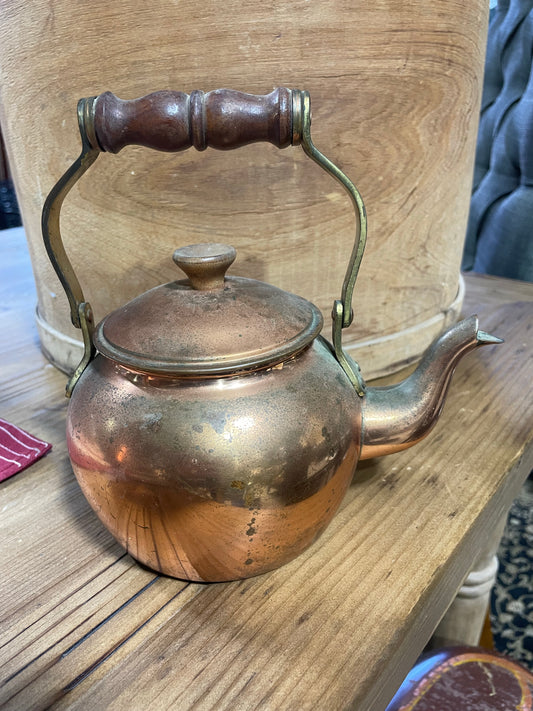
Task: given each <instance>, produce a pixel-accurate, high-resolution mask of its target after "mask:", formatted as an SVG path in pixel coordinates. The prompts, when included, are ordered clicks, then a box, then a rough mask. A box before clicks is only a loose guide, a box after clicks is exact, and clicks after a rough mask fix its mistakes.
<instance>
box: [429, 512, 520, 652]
mask: <svg viewBox="0 0 533 711" xmlns="http://www.w3.org/2000/svg"><path fill="white" fill-rule="evenodd" d="M506 521H507V512H506V513H505V516H502V518H501V519H500V520H499V521H498V523H497V525H496V526H494V528H493V529H492V532H491V535H490V537H489V538H488V540H487V543H486V545H485V547H484V549H483V550H482V551H481V553H480V555H479V556H478V557H477V559H476V562H475V564H474V565H473V566H472V568H471V569H470V572H469V573H468V575H467V576H466V578H465V580H464V582H463V584H462V585H461V587H460V588H459V590H458V592H457V595H456V597H455V599H454V600H453V602H452V604H451V605H450V607H449V608H448V610H447V611H446V613H445V615H444V617H443V618H442V620H441V621H440V623H439V625H438V627H437V629H436V630H435V632H434V633H433V637H432V638H431V641H430V643H429V647H430V648H432V649H436V648H438V647H446V646H450V645H456V644H467V645H477V644H479V639H480V637H481V632H482V630H483V623H484V621H485V617H486V614H487V609H488V606H489V601H490V592H491V590H492V587H493V585H494V583H495V581H496V575H497V572H498V558H497V556H496V553H497V550H498V546H499V543H500V540H501V537H502V535H503V530H504V528H505V523H506Z"/></svg>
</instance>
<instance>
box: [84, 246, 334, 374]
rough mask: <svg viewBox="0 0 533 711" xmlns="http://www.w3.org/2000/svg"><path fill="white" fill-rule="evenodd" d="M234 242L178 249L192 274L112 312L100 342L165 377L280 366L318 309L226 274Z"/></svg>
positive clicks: (313, 326) (315, 322)
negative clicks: (231, 244) (278, 364)
mask: <svg viewBox="0 0 533 711" xmlns="http://www.w3.org/2000/svg"><path fill="white" fill-rule="evenodd" d="M235 257H236V252H235V249H234V248H233V247H228V246H227V245H222V244H211V243H210V244H198V245H191V246H188V247H182V248H180V249H177V250H176V251H175V252H174V255H173V259H174V261H175V263H176V264H177V265H178V266H179V267H180V268H181V269H182V270H183V271H184V272H185V273H186V274H187V276H188V279H184V280H179V281H173V282H170V283H169V284H163V285H162V286H157V287H155V288H154V289H151V290H150V291H147V292H146V293H144V294H142V295H141V296H138V297H137V298H135V299H133V300H132V301H130V302H129V303H128V304H126V305H125V306H122V307H121V308H119V309H117V310H116V311H113V312H112V313H110V314H109V315H108V316H106V317H105V318H104V319H103V321H101V323H100V324H99V325H98V326H97V328H96V331H95V334H94V343H95V346H96V348H97V350H98V351H99V352H100V353H102V354H103V355H104V356H107V357H108V358H111V359H112V360H115V361H117V362H118V363H120V364H122V365H125V366H127V367H130V368H133V369H135V370H139V371H142V372H147V373H155V374H167V375H184V376H186V375H189V376H193V375H196V376H202V375H206V376H207V375H230V374H232V373H235V372H238V371H241V370H252V369H256V368H261V367H266V366H268V365H276V364H277V363H280V362H282V361H283V360H286V359H287V358H288V357H290V356H292V355H294V354H295V353H297V352H298V351H300V350H302V349H303V348H305V346H307V345H308V344H309V343H311V341H313V340H314V339H315V338H316V336H317V335H318V334H319V333H320V331H321V329H322V324H323V319H322V314H321V313H320V311H319V309H318V308H317V307H316V306H314V305H313V304H312V303H310V302H309V301H306V300H305V299H303V298H301V297H299V296H295V295H294V294H290V293H288V292H286V291H283V290H281V289H278V288H277V287H275V286H272V285H271V284H265V283H264V282H260V281H256V280H255V279H246V278H243V277H232V276H231V277H229V276H226V271H227V269H228V268H229V267H230V266H231V264H232V263H233V261H234V260H235Z"/></svg>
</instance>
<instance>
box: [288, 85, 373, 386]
mask: <svg viewBox="0 0 533 711" xmlns="http://www.w3.org/2000/svg"><path fill="white" fill-rule="evenodd" d="M299 94H300V99H301V109H300V113H301V121H302V128H301V139H300V142H301V145H302V148H303V150H304V152H305V154H306V155H307V156H309V158H311V160H314V161H315V163H318V165H319V166H320V167H321V168H322V169H323V170H325V171H326V173H329V174H330V175H331V176H332V177H333V178H335V180H336V181H337V182H339V183H340V184H341V185H342V187H343V188H344V189H345V190H346V192H347V193H348V195H349V196H350V199H351V201H352V203H353V207H354V210H355V216H356V230H355V241H354V246H353V249H352V253H351V255H350V261H349V262H348V268H347V270H346V274H345V277H344V281H343V284H342V292H341V298H340V300H336V301H335V302H334V304H333V311H332V314H331V317H332V321H333V323H332V342H333V350H334V353H335V357H336V358H337V361H338V362H339V365H340V366H341V368H342V369H343V370H344V372H345V373H346V375H347V376H348V378H349V379H350V382H351V383H352V385H353V386H354V388H355V390H356V392H357V394H358V395H359V396H360V397H363V395H364V394H365V381H364V380H363V376H362V375H361V369H360V368H359V365H358V364H357V363H356V362H355V361H354V360H353V358H351V356H349V355H348V354H347V353H346V352H345V351H344V348H343V347H342V329H343V328H347V327H348V326H350V325H351V323H352V321H353V317H354V314H353V309H352V296H353V290H354V287H355V282H356V281H357V275H358V273H359V267H360V266H361V260H362V259H363V253H364V251H365V245H366V234H367V219H366V210H365V204H364V202H363V198H362V197H361V194H360V192H359V191H358V190H357V188H356V187H355V185H354V184H353V183H352V181H351V180H350V179H349V178H348V177H347V176H346V175H345V174H344V173H343V172H342V170H340V168H338V166H336V165H335V164H334V163H332V162H331V161H330V160H329V158H326V156H325V155H324V154H323V153H321V152H320V151H319V150H318V148H317V147H316V146H315V145H314V143H313V141H312V140H311V100H310V97H309V92H307V91H300V92H299Z"/></svg>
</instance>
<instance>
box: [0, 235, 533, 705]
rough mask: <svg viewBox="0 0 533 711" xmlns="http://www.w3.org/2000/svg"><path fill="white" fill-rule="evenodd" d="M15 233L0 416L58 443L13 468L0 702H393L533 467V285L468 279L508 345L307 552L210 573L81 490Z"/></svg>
mask: <svg viewBox="0 0 533 711" xmlns="http://www.w3.org/2000/svg"><path fill="white" fill-rule="evenodd" d="M0 251H1V254H2V259H1V260H0V262H1V264H0V299H1V301H0V303H1V309H0V316H1V319H2V320H1V324H0V326H1V327H0V403H1V408H0V415H1V416H2V417H4V418H5V419H7V420H9V421H11V422H13V423H14V424H16V425H18V426H20V427H23V428H25V429H27V430H29V431H30V432H31V433H32V434H34V435H35V436H37V437H40V438H43V439H45V440H47V441H49V442H51V443H52V444H53V449H52V450H51V452H50V453H49V454H48V455H46V456H45V457H44V458H43V459H41V460H40V461H38V462H37V463H35V464H34V465H32V466H31V467H30V468H28V469H26V470H25V471H23V472H21V473H19V474H17V475H16V476H14V477H12V478H11V479H8V480H7V481H5V482H4V483H2V484H0V511H1V516H0V541H1V550H2V558H1V561H2V574H1V576H0V669H1V672H0V706H1V707H2V708H4V709H17V711H20V709H25V710H26V709H43V708H48V707H53V708H54V709H67V708H68V709H101V708H112V709H127V710H128V711H132V710H135V709H147V708H155V709H165V708H179V709H192V708H194V709H217V710H218V709H232V710H235V709H243V710H246V711H248V710H250V709H291V710H294V709H298V710H299V711H301V710H302V709H328V711H331V710H333V709H344V708H354V709H357V711H362V710H366V709H373V710H374V711H379V710H381V709H383V708H384V707H385V705H386V703H387V702H388V700H389V699H390V698H391V697H392V695H393V693H394V691H395V689H396V688H397V686H398V685H399V683H400V682H401V681H402V679H403V677H404V675H405V673H406V672H407V671H408V669H409V668H410V666H411V665H412V663H413V662H414V661H415V659H416V657H417V655H418V654H419V653H420V651H421V650H422V648H423V647H424V645H425V644H426V642H427V641H428V639H429V637H430V635H431V633H432V631H433V630H434V628H435V626H436V625H437V623H438V621H439V619H440V618H441V616H442V615H443V613H444V611H445V610H446V608H447V606H448V604H449V603H450V602H451V600H452V599H453V596H454V594H455V592H456V590H457V589H458V587H459V586H460V584H461V582H462V580H463V578H464V576H465V575H466V573H467V571H468V569H469V567H470V565H471V564H472V562H473V560H474V558H475V555H476V551H478V550H479V549H480V547H481V546H482V544H483V541H484V540H485V539H486V537H487V532H488V531H489V530H490V528H491V525H493V523H494V521H496V520H497V519H498V518H500V517H501V515H502V514H503V513H504V512H505V510H506V508H507V507H508V506H509V505H510V503H511V501H512V499H513V498H514V496H515V495H516V493H517V492H518V490H519V488H520V486H521V484H522V482H523V480H524V479H525V477H526V476H527V474H528V472H529V471H530V469H531V467H532V466H533V442H532V440H533V434H532V432H533V427H532V424H533V398H532V397H531V383H532V382H533V349H532V347H531V346H532V341H533V285H532V284H523V283H518V282H510V281H507V280H503V279H498V278H492V277H482V276H476V275H469V276H467V277H466V284H467V299H466V301H467V303H466V306H465V313H469V312H473V311H477V312H478V313H479V316H480V326H481V328H483V329H484V330H486V331H488V332H490V333H494V334H495V335H498V336H501V337H503V338H505V339H506V343H505V345H502V346H494V347H493V346H490V347H486V348H483V349H480V350H478V351H476V352H475V353H473V354H471V355H469V356H468V357H467V358H465V360H464V361H463V362H462V363H461V364H460V366H459V368H458V370H457V373H456V376H455V379H454V382H453V383H452V387H451V390H450V394H449V397H448V402H447V404H446V406H445V408H444V413H443V415H442V417H441V421H440V422H439V424H438V425H437V426H436V428H435V430H434V431H433V432H432V434H431V435H430V436H429V437H428V438H427V439H426V440H425V441H424V442H422V443H421V444H419V445H417V446H416V447H414V448H413V449H410V450H407V451H405V452H402V453H400V454H397V455H392V456H389V457H385V458H383V459H381V460H374V461H369V462H364V463H363V464H362V465H360V467H359V469H358V471H357V473H356V476H355V478H354V481H353V484H352V486H351V487H350V490H349V493H348V494H347V496H346V499H345V501H344V503H343V505H342V507H341V509H340V511H339V512H338V514H337V515H336V517H335V518H334V520H333V522H332V524H331V525H330V526H329V528H328V529H327V530H326V532H325V533H324V534H323V536H322V537H321V538H320V540H319V541H318V542H317V543H315V544H314V545H313V546H312V547H311V549H310V550H308V551H307V552H306V553H304V554H303V555H302V556H300V557H299V558H298V559H296V560H295V561H293V562H292V563H290V564H289V565H287V566H285V567H284V568H282V569H280V570H277V571H275V572H273V573H269V574H267V575H263V576H260V577H257V578H254V579H249V580H245V581H240V582H235V583H223V584H195V583H187V582H182V581H179V580H174V579H170V578H165V577H162V576H160V575H157V574H155V573H154V572H153V571H150V570H148V569H145V568H142V567H140V566H139V565H138V564H137V563H135V561H133V559H132V558H130V557H129V556H128V555H127V554H126V553H125V552H124V551H123V550H122V549H121V548H120V546H119V545H118V544H117V543H116V542H115V541H114V539H112V538H111V536H110V535H109V534H108V533H107V531H106V530H105V529H104V528H103V526H102V524H101V523H100V522H99V520H98V519H97V518H96V515H95V514H94V513H93V512H92V510H91V509H90V507H89V505H88V504H87V503H86V501H85V499H84V498H83V496H82V494H81V491H80V489H79V488H78V485H77V483H76V481H75V478H74V475H73V473H72V470H71V468H70V464H69V460H68V456H67V452H66V445H65V436H64V423H65V412H66V408H67V400H66V399H65V398H64V395H63V392H64V386H65V380H66V378H65V376H64V375H63V374H62V373H60V372H58V371H57V370H55V369H54V368H53V367H52V366H51V365H49V364H48V363H47V361H46V360H45V359H44V357H43V356H42V355H41V353H40V351H39V345H38V341H37V336H36V330H35V327H34V323H33V311H34V305H35V295H34V291H33V286H32V278H31V270H30V267H29V261H28V257H27V253H26V251H25V246H24V243H23V235H22V231H21V230H11V231H7V232H3V233H0Z"/></svg>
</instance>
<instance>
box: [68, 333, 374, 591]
mask: <svg viewBox="0 0 533 711" xmlns="http://www.w3.org/2000/svg"><path fill="white" fill-rule="evenodd" d="M360 432H361V400H360V398H358V397H357V395H356V394H355V392H354V391H353V388H352V386H351V384H350V382H349V380H348V378H347V377H346V375H345V374H344V372H343V371H342V370H341V369H340V367H339V365H338V363H337V362H336V360H335V358H334V357H333V356H332V354H331V352H330V349H329V348H328V347H327V346H326V345H325V344H324V343H323V341H322V340H321V339H317V340H316V341H315V342H314V343H313V345H312V346H311V347H310V348H308V349H307V350H305V351H304V352H303V353H301V354H300V355H299V356H297V357H296V358H294V359H292V360H289V361H287V362H285V363H284V364H282V365H280V366H277V367H275V368H270V369H265V370H261V371H257V372H255V373H249V374H247V375H244V376H241V377H234V378H210V379H208V378H206V379H203V380H202V379H192V378H191V379H185V378H181V379H179V378H169V377H151V376H147V375H141V374H136V373H135V372H133V371H128V370H127V369H125V368H123V367H121V366H118V365H116V364H114V363H113V362H112V361H110V360H109V359H107V358H105V357H103V356H101V355H100V356H97V357H96V359H95V360H94V361H93V362H92V363H91V364H90V365H89V367H88V368H87V370H86V371H85V373H84V374H83V376H82V378H81V379H80V381H79V382H78V385H77V386H76V392H75V397H73V399H72V401H71V403H70V407H69V413H68V424H67V437H68V446H69V453H70V457H71V460H72V464H73V468H74V471H75V473H76V476H77V478H78V481H79V483H80V485H81V487H82V489H83V491H84V493H85V495H86V497H87V498H88V500H89V502H90V503H91V505H92V507H93V508H94V510H95V511H96V513H97V514H98V516H99V517H100V519H101V520H102V521H103V523H104V524H105V525H106V526H107V528H108V529H109V530H110V531H111V532H112V533H113V535H114V536H115V537H116V538H117V539H118V540H119V541H120V542H121V543H122V545H124V547H125V548H126V549H127V550H128V551H129V552H130V553H131V554H132V555H133V556H134V557H135V558H137V559H138V560H140V561H141V562H143V563H145V564H146V565H149V566H150V567H152V568H155V569H156V570H159V571H161V572H163V573H166V574H168V575H172V576H175V577H179V578H186V579H189V580H200V581H202V580H203V581H221V580H231V579H236V578H244V577H249V576H252V575H257V574H258V573H262V572H265V571H267V570H271V569H273V568H276V567H278V566H280V565H282V564H283V563H286V562H288V561H289V560H291V559H292V558H294V557H295V556H296V555H298V554H299V553H300V552H302V551H303V550H304V549H305V548H307V547H308V546H309V545H310V544H311V543H312V542H313V541H314V540H315V539H316V538H317V536H318V535H319V534H320V533H321V532H322V531H323V530H324V528H325V527H326V526H327V524H328V523H329V521H330V520H331V518H332V517H333V515H334V513H335V511H336V510H337V508H338V506H339V504H340V502H341V500H342V498H343V496H344V493H345V491H346V489H347V487H348V485H349V484H350V481H351V479H352V476H353V472H354V470H355V466H356V464H357V456H358V452H359V448H360V439H359V438H360Z"/></svg>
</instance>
